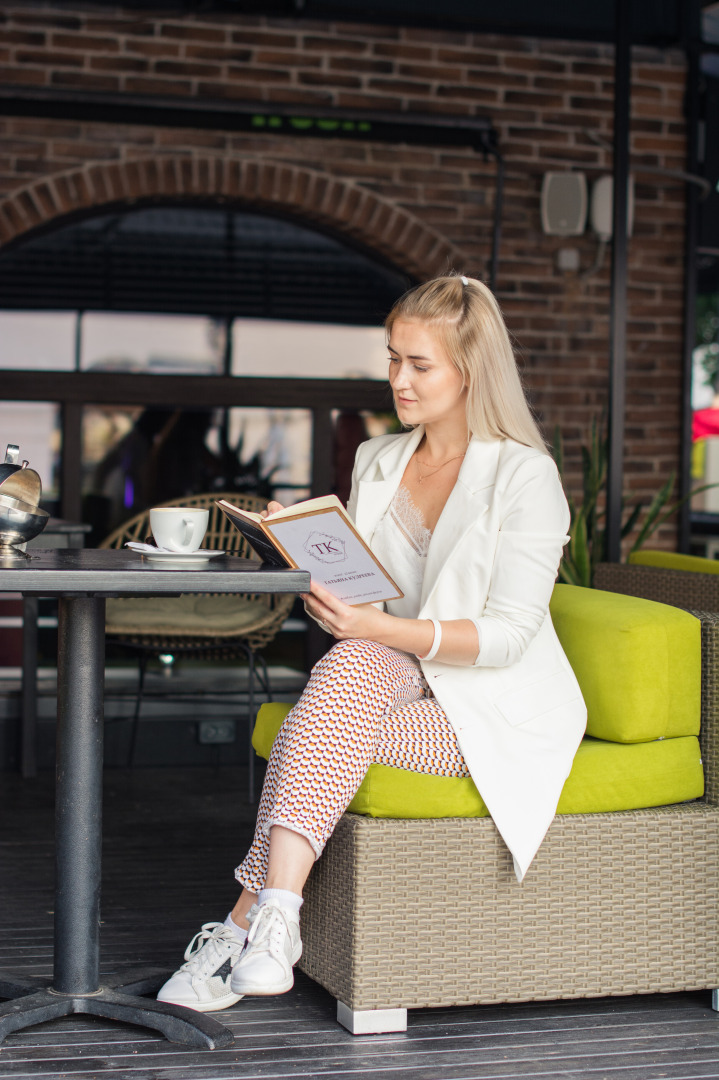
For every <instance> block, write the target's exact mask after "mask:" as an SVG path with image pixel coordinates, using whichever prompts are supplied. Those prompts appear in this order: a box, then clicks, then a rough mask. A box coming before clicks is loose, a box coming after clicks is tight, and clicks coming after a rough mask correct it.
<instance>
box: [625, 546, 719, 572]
mask: <svg viewBox="0 0 719 1080" xmlns="http://www.w3.org/2000/svg"><path fill="white" fill-rule="evenodd" d="M629 562H630V563H634V564H635V565H636V566H660V567H661V568H662V569H663V570H691V571H692V572H693V573H695V574H719V559H703V558H701V556H700V555H678V554H677V553H676V552H675V551H633V552H632V554H631V555H630V556H629Z"/></svg>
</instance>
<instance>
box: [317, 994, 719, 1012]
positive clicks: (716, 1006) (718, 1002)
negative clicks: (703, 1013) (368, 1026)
mask: <svg viewBox="0 0 719 1080" xmlns="http://www.w3.org/2000/svg"><path fill="white" fill-rule="evenodd" d="M338 1004H339V1002H338ZM712 1009H713V1010H714V1012H719V990H712Z"/></svg>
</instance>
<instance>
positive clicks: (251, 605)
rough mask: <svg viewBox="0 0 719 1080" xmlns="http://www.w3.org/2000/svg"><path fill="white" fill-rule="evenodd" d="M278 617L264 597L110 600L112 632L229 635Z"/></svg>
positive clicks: (108, 617) (108, 629)
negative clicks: (263, 600)
mask: <svg viewBox="0 0 719 1080" xmlns="http://www.w3.org/2000/svg"><path fill="white" fill-rule="evenodd" d="M275 619H276V615H275V612H274V611H270V609H269V608H268V607H267V604H265V603H263V602H262V600H252V599H250V598H249V597H246V596H241V595H240V596H233V595H224V596H222V595H220V596H215V595H208V594H207V593H199V594H197V595H196V596H192V595H186V596H153V597H151V598H143V597H130V598H128V599H122V600H115V599H112V600H108V601H107V609H106V613H105V630H106V632H107V633H108V634H166V635H168V636H170V637H196V636H197V637H226V636H228V635H233V636H234V635H238V636H239V635H242V634H244V633H249V631H250V630H258V629H260V628H261V627H262V626H265V625H266V624H267V623H271V622H273V621H274V620H275Z"/></svg>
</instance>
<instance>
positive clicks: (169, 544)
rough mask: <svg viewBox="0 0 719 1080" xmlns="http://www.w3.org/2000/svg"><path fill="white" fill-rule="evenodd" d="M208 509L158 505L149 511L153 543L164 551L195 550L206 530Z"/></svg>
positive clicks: (208, 515) (208, 516)
mask: <svg viewBox="0 0 719 1080" xmlns="http://www.w3.org/2000/svg"><path fill="white" fill-rule="evenodd" d="M209 518H210V511H209V510H196V509H195V508H194V507H192V506H158V507H156V508H155V509H154V510H151V511H150V528H151V529H152V535H153V536H154V537H155V543H156V544H157V546H158V547H160V548H165V550H166V551H177V552H183V551H197V549H198V548H199V546H200V544H201V543H202V541H203V539H204V536H205V533H206V532H207V522H208V521H209Z"/></svg>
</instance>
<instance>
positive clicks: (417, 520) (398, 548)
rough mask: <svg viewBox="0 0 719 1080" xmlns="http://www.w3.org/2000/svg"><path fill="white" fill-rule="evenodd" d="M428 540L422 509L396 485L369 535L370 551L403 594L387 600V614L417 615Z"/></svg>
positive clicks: (402, 486) (410, 617) (402, 487)
mask: <svg viewBox="0 0 719 1080" xmlns="http://www.w3.org/2000/svg"><path fill="white" fill-rule="evenodd" d="M431 539H432V533H431V532H430V531H429V529H428V528H427V526H426V525H425V523H424V517H423V515H422V511H421V510H419V509H418V508H417V507H416V506H415V504H414V502H413V501H412V496H411V495H410V493H409V491H408V490H407V488H406V487H405V486H404V484H400V486H399V487H398V488H397V491H396V492H395V495H394V498H393V499H392V502H391V503H390V504H389V507H388V508H387V512H386V513H385V514H384V516H383V517H382V518H380V520H379V522H378V523H377V527H376V529H375V531H374V536H373V537H372V550H373V551H374V553H375V555H376V556H377V558H378V559H379V561H380V562H381V563H382V565H383V566H384V567H385V568H386V569H387V571H388V572H389V574H390V576H391V577H392V578H394V580H395V581H396V582H397V584H398V585H399V587H400V589H401V590H402V592H403V593H404V596H403V597H402V599H401V600H389V601H388V602H387V604H386V605H385V606H386V609H387V611H388V612H389V613H390V615H399V616H400V617H401V618H405V619H416V618H417V615H418V614H419V608H420V596H421V593H422V581H423V580H424V568H425V566H426V563H427V552H428V551H429V542H430V540H431Z"/></svg>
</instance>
